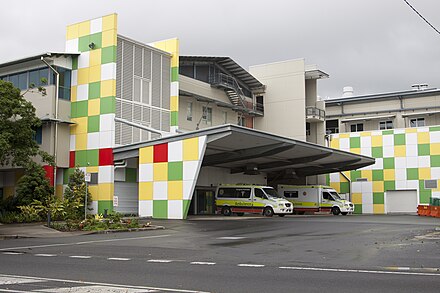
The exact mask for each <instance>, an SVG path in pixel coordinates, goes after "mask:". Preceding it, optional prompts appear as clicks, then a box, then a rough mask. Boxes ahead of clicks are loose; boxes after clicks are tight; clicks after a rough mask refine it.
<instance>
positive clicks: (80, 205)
mask: <svg viewBox="0 0 440 293" xmlns="http://www.w3.org/2000/svg"><path fill="white" fill-rule="evenodd" d="M86 192H87V206H90V205H91V203H92V197H91V196H90V192H89V190H88V188H87V187H86V182H85V176H84V172H83V171H82V170H81V169H79V168H78V167H76V168H75V170H74V171H73V173H72V174H71V175H70V176H69V183H68V185H67V187H66V190H65V191H64V200H65V209H66V212H67V217H68V218H69V219H72V220H74V219H77V220H78V219H82V218H83V217H84V204H85V196H86Z"/></svg>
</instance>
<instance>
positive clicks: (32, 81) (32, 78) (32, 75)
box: [29, 69, 40, 87]
mask: <svg viewBox="0 0 440 293" xmlns="http://www.w3.org/2000/svg"><path fill="white" fill-rule="evenodd" d="M39 84H40V71H39V70H38V69H37V70H31V71H29V86H31V85H33V86H34V87H36V86H39Z"/></svg>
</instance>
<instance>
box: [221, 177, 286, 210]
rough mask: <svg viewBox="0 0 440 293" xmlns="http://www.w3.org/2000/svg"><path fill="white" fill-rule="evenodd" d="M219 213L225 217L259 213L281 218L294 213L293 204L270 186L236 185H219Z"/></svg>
mask: <svg viewBox="0 0 440 293" xmlns="http://www.w3.org/2000/svg"><path fill="white" fill-rule="evenodd" d="M215 204H216V206H217V212H220V213H222V214H223V215H225V216H230V215H231V214H232V213H236V214H237V215H239V216H242V215H243V214H244V213H258V214H260V213H261V214H263V215H265V216H267V217H272V216H273V215H274V214H275V215H278V216H280V217H284V215H287V214H291V213H292V203H290V202H289V201H288V200H286V199H285V198H284V197H282V196H280V195H278V193H277V192H276V190H275V189H274V188H272V187H269V186H258V185H247V184H236V185H219V186H218V187H217V190H216V192H215Z"/></svg>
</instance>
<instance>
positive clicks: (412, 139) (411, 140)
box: [405, 133, 418, 147]
mask: <svg viewBox="0 0 440 293" xmlns="http://www.w3.org/2000/svg"><path fill="white" fill-rule="evenodd" d="M405 142H406V146H407V147H408V145H413V144H414V145H417V143H418V141H417V133H407V134H406V136H405Z"/></svg>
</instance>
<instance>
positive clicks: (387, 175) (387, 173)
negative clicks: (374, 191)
mask: <svg viewBox="0 0 440 293" xmlns="http://www.w3.org/2000/svg"><path fill="white" fill-rule="evenodd" d="M383 179H384V180H385V181H393V180H395V179H396V172H395V170H394V169H384V170H383Z"/></svg>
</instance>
